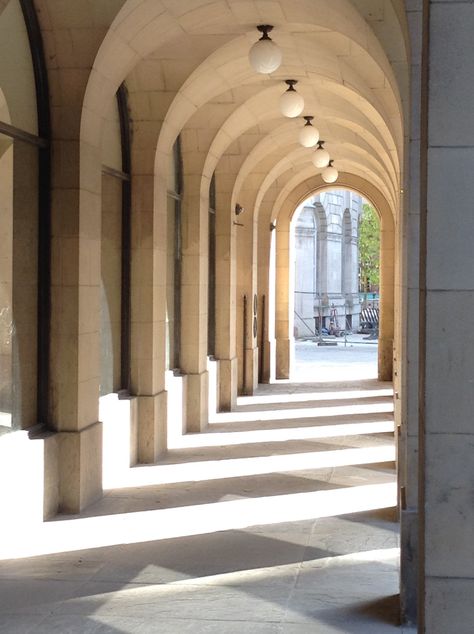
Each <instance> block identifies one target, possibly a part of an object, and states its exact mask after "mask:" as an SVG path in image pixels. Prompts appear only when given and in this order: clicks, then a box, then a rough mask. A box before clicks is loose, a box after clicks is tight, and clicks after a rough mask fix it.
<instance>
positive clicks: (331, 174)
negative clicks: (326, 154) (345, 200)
mask: <svg viewBox="0 0 474 634" xmlns="http://www.w3.org/2000/svg"><path fill="white" fill-rule="evenodd" d="M333 163H334V161H332V160H331V161H329V165H328V166H327V167H326V169H325V170H324V171H323V172H322V174H321V178H322V179H323V181H324V182H325V183H335V182H336V181H337V177H338V176H339V172H338V171H337V169H336V168H335V167H334V166H333Z"/></svg>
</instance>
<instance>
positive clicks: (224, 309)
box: [216, 170, 238, 411]
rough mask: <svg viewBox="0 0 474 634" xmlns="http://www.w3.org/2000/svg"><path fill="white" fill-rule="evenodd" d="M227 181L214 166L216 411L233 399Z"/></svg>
mask: <svg viewBox="0 0 474 634" xmlns="http://www.w3.org/2000/svg"><path fill="white" fill-rule="evenodd" d="M230 185H231V183H229V182H228V179H227V178H226V175H225V174H223V173H221V172H220V171H219V170H216V207H217V209H216V357H217V359H218V360H219V379H218V381H219V394H218V401H219V402H218V408H219V410H220V411H231V410H232V409H233V408H234V407H235V404H236V401H237V383H238V361H237V352H236V319H237V315H236V292H237V288H236V236H235V229H236V227H235V225H234V224H233V220H234V217H235V216H234V214H233V213H232V211H231V208H230V206H231V202H230V201H231V194H232V192H231V191H230Z"/></svg>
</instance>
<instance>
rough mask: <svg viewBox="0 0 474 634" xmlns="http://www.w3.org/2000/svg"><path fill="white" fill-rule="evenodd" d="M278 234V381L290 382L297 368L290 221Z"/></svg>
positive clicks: (279, 227)
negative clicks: (295, 359) (286, 380)
mask: <svg viewBox="0 0 474 634" xmlns="http://www.w3.org/2000/svg"><path fill="white" fill-rule="evenodd" d="M276 233H277V236H276V244H277V246H276V311H275V312H276V320H275V336H276V378H277V379H288V378H290V374H291V370H292V367H293V364H294V358H293V357H294V336H293V296H292V295H293V293H290V280H292V279H293V275H294V272H293V258H292V244H291V223H290V219H289V218H287V217H282V218H281V219H279V220H278V221H277V228H276ZM291 287H293V284H291Z"/></svg>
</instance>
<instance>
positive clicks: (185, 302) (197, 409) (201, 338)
mask: <svg viewBox="0 0 474 634" xmlns="http://www.w3.org/2000/svg"><path fill="white" fill-rule="evenodd" d="M182 140H183V162H184V180H185V187H184V197H183V217H182V235H181V238H182V273H181V351H180V363H181V370H182V371H183V373H184V374H185V375H186V431H188V432H190V431H192V432H197V431H202V430H203V429H204V428H205V426H206V425H207V424H208V419H209V412H208V396H209V377H208V372H207V310H208V304H207V278H208V222H209V184H210V181H207V183H206V186H204V187H203V190H205V191H206V193H207V195H204V194H203V195H202V197H201V174H202V161H201V160H200V159H201V157H200V156H199V154H197V148H193V147H189V146H188V147H187V143H186V141H187V137H186V136H185V135H183V137H182Z"/></svg>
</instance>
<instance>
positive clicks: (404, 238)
mask: <svg viewBox="0 0 474 634" xmlns="http://www.w3.org/2000/svg"><path fill="white" fill-rule="evenodd" d="M422 5H423V2H422V0H416V1H415V2H412V3H411V7H410V10H409V11H408V12H407V18H408V26H409V29H410V38H411V42H412V46H411V55H412V59H411V73H410V75H411V87H412V94H413V95H414V96H415V95H420V83H421V41H422V24H423V22H422ZM405 140H406V143H407V146H408V159H409V160H408V161H407V163H408V172H407V174H406V176H405V182H407V184H408V188H404V189H405V195H404V196H402V211H403V217H402V221H401V225H400V227H399V228H398V232H397V234H398V240H399V245H400V247H401V260H402V262H401V263H402V265H403V267H404V273H405V274H404V275H403V277H402V279H401V280H400V283H401V285H402V289H400V291H399V293H398V297H399V298H400V299H402V298H403V300H404V301H403V303H404V306H405V310H404V312H403V313H401V312H399V313H398V315H399V317H398V319H399V320H400V325H399V328H398V332H399V333H400V332H401V336H400V337H399V339H400V345H399V350H398V351H397V356H398V357H399V358H400V362H399V363H397V365H396V366H395V367H394V388H395V390H398V387H399V386H400V390H401V394H402V402H401V412H400V414H401V416H400V421H399V425H400V427H399V430H400V434H399V439H398V481H399V482H398V483H399V487H400V544H401V561H400V602H401V614H402V619H403V620H404V621H408V622H411V623H414V622H416V617H417V603H418V597H417V595H418V423H419V393H418V391H419V390H418V387H419V386H418V374H419V353H418V349H419V338H420V302H419V296H420V279H419V274H420V271H419V260H420V100H419V97H418V98H416V97H414V98H413V99H412V103H411V122H410V130H409V135H408V133H407V135H406V137H405ZM399 253H400V251H399ZM398 373H399V376H397V374H398Z"/></svg>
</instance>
